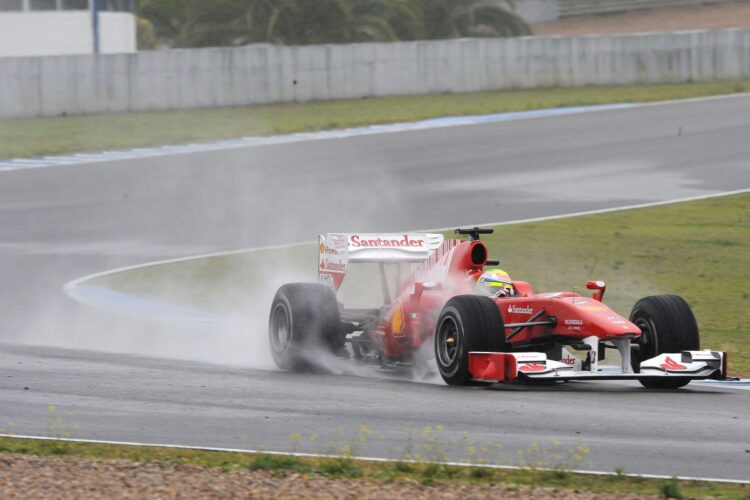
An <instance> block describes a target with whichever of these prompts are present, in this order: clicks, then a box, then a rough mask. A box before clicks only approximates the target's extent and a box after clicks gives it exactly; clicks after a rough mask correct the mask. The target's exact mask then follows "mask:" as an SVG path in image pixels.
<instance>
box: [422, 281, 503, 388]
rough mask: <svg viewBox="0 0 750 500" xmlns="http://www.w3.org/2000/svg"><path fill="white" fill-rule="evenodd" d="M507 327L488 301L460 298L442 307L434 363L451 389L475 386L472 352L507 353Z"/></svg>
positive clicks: (483, 298)
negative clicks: (453, 387)
mask: <svg viewBox="0 0 750 500" xmlns="http://www.w3.org/2000/svg"><path fill="white" fill-rule="evenodd" d="M505 346H506V342H505V327H504V324H503V317H502V315H501V314H500V310H499V309H498V307H497V304H496V303H495V302H494V301H493V300H492V299H491V298H489V297H483V296H480V295H458V296H456V297H453V298H451V299H450V300H449V301H448V302H447V303H446V304H445V306H444V307H443V310H442V311H441V313H440V317H439V318H438V322H437V329H436V331H435V359H436V360H437V365H438V370H439V371H440V376H441V377H443V380H445V382H446V383H447V384H448V385H473V381H472V378H471V373H470V372H469V352H471V351H482V352H503V351H505V350H506V347H505Z"/></svg>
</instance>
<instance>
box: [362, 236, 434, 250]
mask: <svg viewBox="0 0 750 500" xmlns="http://www.w3.org/2000/svg"><path fill="white" fill-rule="evenodd" d="M349 241H350V243H351V245H352V246H353V247H398V248H415V247H417V248H418V247H424V240H421V239H411V238H409V235H408V234H405V235H404V236H403V237H402V238H392V239H390V238H389V239H382V238H365V239H363V238H362V237H361V236H360V235H358V234H353V235H351V236H350V237H349Z"/></svg>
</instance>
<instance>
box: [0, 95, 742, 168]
mask: <svg viewBox="0 0 750 500" xmlns="http://www.w3.org/2000/svg"><path fill="white" fill-rule="evenodd" d="M747 91H750V81H726V82H711V83H689V84H673V85H641V86H627V87H614V86H613V87H582V88H551V89H539V90H511V91H500V92H482V93H469V94H441V95H430V96H400V97H386V98H377V99H359V100H348V101H328V102H311V103H295V104H276V105H268V106H255V107H238V108H212V109H198V110H190V111H163V112H142V113H121V114H102V115H88V116H65V117H56V118H34V119H18V120H5V121H0V159H3V158H5V159H7V158H23V157H31V156H41V155H58V154H65V153H72V152H87V151H100V150H109V149H124V148H134V147H146V146H159V145H165V144H182V143H190V142H200V141H210V140H215V139H230V138H237V137H246V136H255V135H268V134H286V133H292V132H300V131H309V130H321V129H336V128H342V127H354V126H361V125H370V124H377V123H393V122H409V121H415V120H420V119H426V118H433V117H438V116H453V115H474V114H488V113H500V112H508V111H524V110H531V109H542V108H558V107H566V106H583V105H594V104H607V103H621V102H648V101H663V100H669V99H682V98H688V97H699V96H709V95H720V94H732V93H739V92H747Z"/></svg>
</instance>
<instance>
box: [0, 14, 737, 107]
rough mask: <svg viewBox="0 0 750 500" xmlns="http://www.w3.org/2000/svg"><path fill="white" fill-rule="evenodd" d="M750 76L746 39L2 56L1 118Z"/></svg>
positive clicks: (535, 40) (693, 35) (533, 40)
mask: <svg viewBox="0 0 750 500" xmlns="http://www.w3.org/2000/svg"><path fill="white" fill-rule="evenodd" d="M742 78H750V30H747V29H730V30H716V31H692V32H683V33H669V34H662V33H652V34H637V35H621V36H586V37H572V38H568V37H522V38H501V39H491V38H479V39H462V40H444V41H429V42H426V41H425V42H398V43H363V44H351V45H320V46H304V47H284V46H274V45H254V46H247V47H239V48H209V49H179V50H163V51H147V52H141V53H138V54H115V55H97V56H95V55H83V56H56V57H21V58H0V118H11V117H37V116H57V115H64V114H87V113H104V112H127V111H150V110H167V109H190V108H200V107H214V106H245V105H255V104H268V103H275V102H295V101H297V102H299V101H311V100H328V99H353V98H362V97H376V96H387V95H409V94H431V93H443V92H473V91H482V90H500V89H512V88H540V87H553V86H565V87H568V86H582V85H629V84H651V83H679V82H691V81H712V80H728V79H742Z"/></svg>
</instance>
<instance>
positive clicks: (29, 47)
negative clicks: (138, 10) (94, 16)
mask: <svg viewBox="0 0 750 500" xmlns="http://www.w3.org/2000/svg"><path fill="white" fill-rule="evenodd" d="M99 22H100V30H99V33H100V37H101V38H100V42H101V52H102V53H105V54H114V53H122V52H135V51H136V40H135V16H134V15H133V14H131V13H129V12H101V13H100V14H99ZM93 51H94V40H93V30H92V28H91V13H90V12H89V11H87V10H67V11H31V12H23V11H21V12H0V57H12V56H43V55H70V54H91V53H92V52H93Z"/></svg>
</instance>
